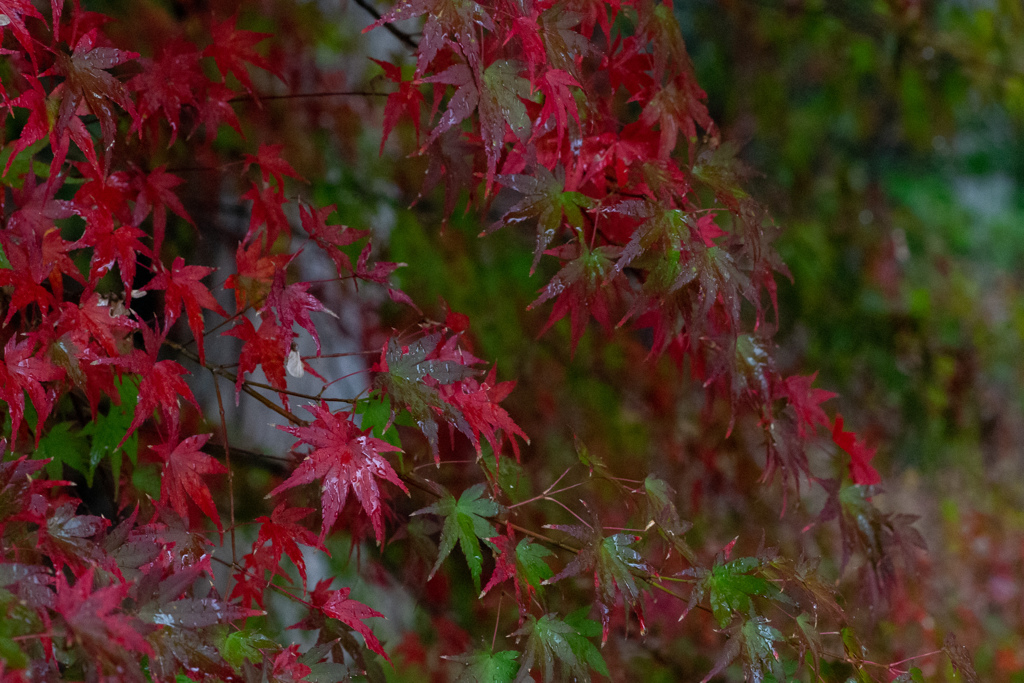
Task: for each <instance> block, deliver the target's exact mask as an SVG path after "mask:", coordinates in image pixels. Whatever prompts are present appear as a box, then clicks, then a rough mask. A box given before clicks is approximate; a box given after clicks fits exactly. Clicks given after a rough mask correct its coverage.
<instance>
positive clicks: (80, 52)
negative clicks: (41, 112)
mask: <svg viewBox="0 0 1024 683" xmlns="http://www.w3.org/2000/svg"><path fill="white" fill-rule="evenodd" d="M99 39H100V34H99V31H97V30H95V29H93V30H90V31H88V32H86V33H85V34H84V35H82V37H81V38H79V39H78V42H77V43H75V49H74V51H73V52H72V53H71V54H70V55H67V54H65V53H63V52H57V53H56V56H57V60H56V64H55V67H54V69H53V70H55V71H56V72H57V73H59V74H60V75H62V76H64V78H65V79H66V80H65V81H64V83H63V86H64V96H63V97H62V98H61V103H60V110H59V111H58V113H57V120H56V122H55V123H54V124H53V127H54V129H55V130H57V131H63V130H64V129H66V128H68V126H69V125H70V123H71V120H72V119H73V118H75V117H76V116H77V112H78V105H79V104H81V103H83V102H84V103H85V105H86V107H88V109H89V111H90V112H91V113H92V114H93V115H94V116H95V117H96V118H97V119H99V122H100V135H101V136H102V138H103V144H104V149H105V150H106V151H107V153H108V156H109V152H110V149H111V148H112V147H113V144H114V139H115V137H116V134H117V116H116V114H115V112H114V107H113V106H112V105H114V104H117V105H118V106H120V107H121V109H123V110H125V111H126V112H128V115H129V116H131V118H132V121H133V123H136V122H137V121H138V114H137V113H136V111H135V105H134V104H132V101H131V98H130V97H129V96H128V89H127V88H125V86H124V84H122V83H121V81H119V80H117V78H115V77H114V76H113V75H112V74H110V73H107V71H106V70H107V69H111V68H113V67H115V66H118V65H119V64H124V63H125V62H128V61H131V60H133V59H135V58H137V57H138V56H139V55H138V53H136V52H128V51H126V50H118V49H116V48H113V47H105V46H97V45H96V42H97V40H99ZM42 75H44V76H48V75H50V72H49V71H47V72H45V73H43V74H42Z"/></svg>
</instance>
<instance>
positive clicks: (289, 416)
mask: <svg viewBox="0 0 1024 683" xmlns="http://www.w3.org/2000/svg"><path fill="white" fill-rule="evenodd" d="M164 343H165V344H167V345H168V346H170V347H171V348H172V349H175V350H176V351H178V352H179V353H180V354H182V355H183V356H185V357H186V358H188V359H189V360H191V361H192V362H194V363H196V364H197V365H199V366H200V367H203V368H206V369H207V370H209V371H210V372H211V373H213V374H214V375H219V376H220V377H223V378H225V379H227V380H228V381H230V382H234V383H237V381H238V375H235V374H234V373H231V372H228V371H227V370H225V369H223V368H221V367H218V366H214V365H207V364H205V363H200V362H199V356H198V355H196V354H194V353H192V352H191V351H189V350H188V349H186V348H185V347H184V346H182V345H181V344H178V343H177V342H173V341H170V340H164ZM273 390H274V391H277V389H273ZM242 391H244V392H245V393H246V394H248V395H249V396H252V397H253V398H254V399H256V400H257V401H259V402H260V403H262V404H263V405H265V406H266V407H267V408H270V409H271V410H273V411H274V412H275V413H277V414H278V415H280V416H281V417H283V418H284V419H286V420H288V421H289V422H291V423H292V424H295V425H298V426H300V427H306V426H309V422H308V421H306V420H303V419H302V418H300V417H299V416H298V415H296V414H295V413H293V412H291V411H289V410H286V409H285V408H283V407H281V406H279V405H277V404H276V403H274V402H273V401H271V400H270V399H269V398H267V397H266V396H264V395H263V394H261V393H259V392H258V391H256V390H255V389H253V388H252V387H251V386H249V380H242Z"/></svg>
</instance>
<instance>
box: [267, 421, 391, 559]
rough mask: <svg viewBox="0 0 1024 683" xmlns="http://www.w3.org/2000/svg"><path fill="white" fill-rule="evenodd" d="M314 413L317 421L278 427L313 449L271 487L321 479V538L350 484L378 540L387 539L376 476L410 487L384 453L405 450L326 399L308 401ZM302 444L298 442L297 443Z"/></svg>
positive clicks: (280, 490)
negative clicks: (333, 409)
mask: <svg viewBox="0 0 1024 683" xmlns="http://www.w3.org/2000/svg"><path fill="white" fill-rule="evenodd" d="M305 408H306V410H307V411H309V412H310V413H312V415H313V416H314V418H315V419H314V421H313V423H312V424H311V425H309V426H308V427H278V429H281V430H283V431H286V432H288V433H289V434H291V435H293V436H295V437H296V438H298V439H299V443H305V444H309V445H310V446H312V447H313V451H312V452H311V453H310V454H309V455H308V456H307V457H306V459H305V460H303V461H302V463H301V464H300V465H299V466H298V467H297V468H296V469H295V471H294V472H292V474H291V476H290V477H288V479H286V480H285V482H284V483H283V484H281V485H280V486H278V487H277V488H275V489H274V490H273V491H271V492H270V495H272V496H273V495H277V494H278V493H280V492H282V491H285V490H287V489H290V488H292V487H295V486H300V485H302V484H309V483H311V482H312V481H313V480H315V479H320V480H322V484H321V493H322V495H323V527H322V528H321V531H320V542H321V543H322V542H323V539H324V538H326V536H327V532H328V531H330V530H331V528H332V527H333V526H334V523H335V522H336V521H337V519H338V514H339V513H340V512H341V509H342V508H343V507H345V500H346V498H347V497H348V492H349V489H350V488H351V490H352V492H353V493H355V495H356V498H357V499H358V500H359V503H360V504H361V505H362V507H363V511H364V512H366V514H367V515H368V516H369V518H370V521H371V522H372V523H373V529H374V531H375V532H376V534H377V542H378V543H380V542H382V541H383V540H384V519H383V510H382V509H381V502H380V491H379V490H378V488H377V480H378V479H383V480H385V481H390V482H391V483H392V484H394V485H395V486H397V487H399V488H400V489H402V491H404V492H405V493H408V492H409V490H408V489H407V488H406V487H405V484H403V483H402V480H401V479H399V477H398V474H397V473H395V470H394V469H393V468H392V467H391V463H389V462H388V461H387V458H385V457H384V456H383V455H381V453H383V452H386V451H401V449H400V448H398V447H397V446H392V445H391V444H389V443H387V442H386V441H382V440H380V439H376V438H374V437H372V436H369V434H370V431H369V430H365V431H364V430H361V429H359V427H357V426H356V425H355V423H353V422H352V418H351V416H350V415H349V413H346V412H338V413H332V412H331V410H330V408H329V407H328V406H327V404H326V403H321V404H320V405H319V406H316V405H309V406H305ZM296 445H298V444H296Z"/></svg>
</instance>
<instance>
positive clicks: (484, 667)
mask: <svg viewBox="0 0 1024 683" xmlns="http://www.w3.org/2000/svg"><path fill="white" fill-rule="evenodd" d="M445 659H448V660H450V661H453V662H459V663H460V664H465V665H466V668H465V669H463V670H462V673H460V674H459V677H458V678H456V679H455V683H477V682H478V681H488V682H489V683H512V679H513V678H514V677H515V675H516V672H517V671H519V653H518V652H517V651H515V650H502V651H501V652H491V651H490V650H481V651H478V652H474V653H472V654H468V655H462V656H460V657H445Z"/></svg>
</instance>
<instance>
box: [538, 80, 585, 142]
mask: <svg viewBox="0 0 1024 683" xmlns="http://www.w3.org/2000/svg"><path fill="white" fill-rule="evenodd" d="M570 86H572V87H577V88H579V87H580V84H579V83H578V82H577V81H576V79H575V78H573V76H572V74H570V73H569V72H568V71H564V70H562V69H551V70H548V71H545V72H544V75H543V76H542V77H541V78H540V79H539V81H537V82H536V83H534V87H536V89H537V90H539V91H540V93H541V94H542V95H543V96H544V106H543V107H542V108H541V110H540V116H538V117H537V121H538V122H539V123H541V124H543V123H545V122H547V120H548V119H549V118H551V117H552V116H554V117H555V133H556V138H555V139H556V142H555V146H556V147H561V146H562V138H563V136H564V135H565V129H566V126H567V125H568V123H569V115H570V114H572V118H573V120H574V121H576V126H577V127H579V125H580V112H579V109H578V108H577V107H576V98H574V97H573V95H572V91H571V90H569V88H570ZM541 129H542V128H541V127H540V126H538V127H537V130H541Z"/></svg>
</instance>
